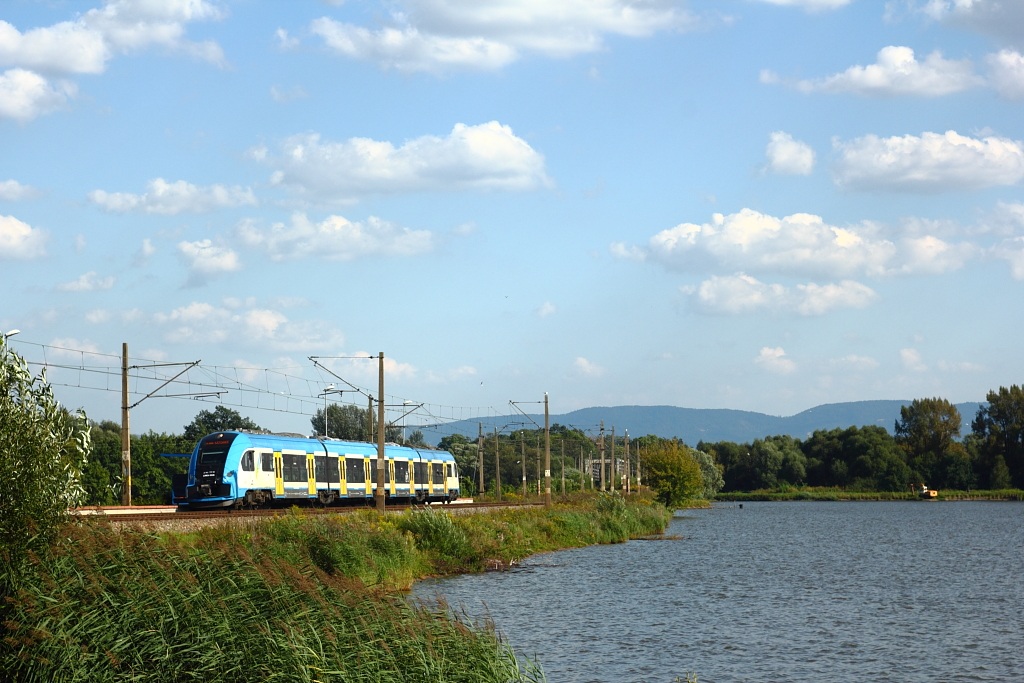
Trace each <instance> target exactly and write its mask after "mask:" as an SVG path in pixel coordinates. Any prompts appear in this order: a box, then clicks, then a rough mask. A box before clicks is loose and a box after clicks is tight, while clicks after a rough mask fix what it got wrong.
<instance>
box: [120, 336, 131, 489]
mask: <svg viewBox="0 0 1024 683" xmlns="http://www.w3.org/2000/svg"><path fill="white" fill-rule="evenodd" d="M128 412H129V411H128V342H122V344H121V486H122V491H121V504H122V505H131V504H132V437H131V432H130V431H129V429H128Z"/></svg>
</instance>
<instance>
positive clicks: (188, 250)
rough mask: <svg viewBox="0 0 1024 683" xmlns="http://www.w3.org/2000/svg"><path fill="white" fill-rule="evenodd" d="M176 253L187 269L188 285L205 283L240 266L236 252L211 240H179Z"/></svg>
mask: <svg viewBox="0 0 1024 683" xmlns="http://www.w3.org/2000/svg"><path fill="white" fill-rule="evenodd" d="M178 255H179V256H180V257H181V259H182V260H183V261H184V262H185V264H186V266H187V267H188V270H189V277H188V282H187V285H188V286H198V285H202V284H205V283H206V282H208V281H209V280H212V279H214V278H216V277H219V276H221V275H225V274H227V273H232V272H234V271H236V270H240V269H241V267H242V264H241V262H240V261H239V259H238V254H237V253H235V252H234V251H233V250H232V249H230V248H228V247H225V246H221V245H216V244H214V243H213V242H212V241H211V240H199V241H197V242H179V243H178Z"/></svg>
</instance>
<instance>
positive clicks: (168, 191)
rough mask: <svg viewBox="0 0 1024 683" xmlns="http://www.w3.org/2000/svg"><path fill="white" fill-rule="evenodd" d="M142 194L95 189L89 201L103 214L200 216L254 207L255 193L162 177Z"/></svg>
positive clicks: (235, 187)
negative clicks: (200, 214)
mask: <svg viewBox="0 0 1024 683" xmlns="http://www.w3.org/2000/svg"><path fill="white" fill-rule="evenodd" d="M147 188H148V189H147V191H146V192H145V193H143V194H129V193H126V192H105V191H103V190H93V191H92V192H90V193H89V200H90V201H92V202H93V203H94V204H96V205H97V206H99V207H100V208H101V209H103V210H104V211H110V212H112V213H129V212H140V213H154V214H163V215H166V216H173V215H176V214H179V213H182V212H186V211H188V212H192V213H201V212H205V211H213V210H215V209H221V208H228V207H233V206H254V205H255V204H256V203H257V202H256V197H255V196H254V195H253V193H252V190H250V189H249V188H243V187H238V186H234V187H225V186H224V185H209V186H207V187H199V186H197V185H193V184H192V183H188V182H185V181H184V180H178V181H175V182H170V183H169V182H167V181H166V180H164V179H163V178H156V179H154V180H151V181H149V184H148V185H147Z"/></svg>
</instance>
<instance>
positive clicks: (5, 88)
mask: <svg viewBox="0 0 1024 683" xmlns="http://www.w3.org/2000/svg"><path fill="white" fill-rule="evenodd" d="M76 92H77V89H76V88H75V86H74V85H73V84H71V83H66V82H60V83H58V84H57V85H56V86H54V85H51V84H50V82H49V81H47V80H46V79H45V78H43V77H42V76H40V75H39V74H37V73H34V72H32V71H28V70H26V69H8V70H7V71H5V72H3V73H0V117H3V118H9V119H15V120H16V121H22V122H25V121H31V120H32V119H34V118H36V117H38V116H42V115H43V114H49V113H50V112H52V111H55V110H57V109H60V108H61V107H63V106H64V105H65V104H66V103H67V101H68V100H69V99H70V98H72V97H74V96H75V93H76Z"/></svg>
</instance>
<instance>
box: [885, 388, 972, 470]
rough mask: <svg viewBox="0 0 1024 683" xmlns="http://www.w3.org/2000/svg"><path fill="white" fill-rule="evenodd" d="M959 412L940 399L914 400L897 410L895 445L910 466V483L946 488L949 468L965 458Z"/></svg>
mask: <svg viewBox="0 0 1024 683" xmlns="http://www.w3.org/2000/svg"><path fill="white" fill-rule="evenodd" d="M960 425H961V419H960V411H959V410H957V408H956V406H954V405H953V404H952V403H950V402H949V401H947V400H946V399H941V398H923V399H915V400H914V401H913V402H912V403H911V404H910V405H909V406H903V407H902V408H900V419H899V420H897V421H896V426H895V433H896V443H897V444H899V446H900V448H902V449H903V451H904V453H905V454H906V458H907V465H909V466H910V470H911V477H912V478H913V479H915V480H916V482H912V483H925V484H928V485H930V486H932V487H945V486H948V485H950V483H951V481H950V477H949V476H948V470H949V468H950V467H951V466H952V467H956V464H957V458H960V457H962V456H963V457H966V453H965V451H964V450H963V446H962V445H961V444H959V443H957V439H958V438H959V436H960Z"/></svg>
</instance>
